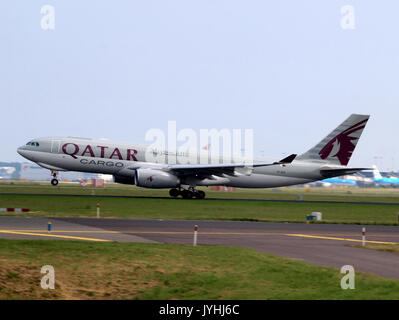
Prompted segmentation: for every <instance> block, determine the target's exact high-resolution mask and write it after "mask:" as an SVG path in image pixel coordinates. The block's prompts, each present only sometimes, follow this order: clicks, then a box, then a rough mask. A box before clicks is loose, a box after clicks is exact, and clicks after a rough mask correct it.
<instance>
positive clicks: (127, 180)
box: [114, 175, 135, 184]
mask: <svg viewBox="0 0 399 320" xmlns="http://www.w3.org/2000/svg"><path fill="white" fill-rule="evenodd" d="M114 181H115V182H116V183H123V184H135V176H134V175H132V176H131V177H126V176H120V175H114Z"/></svg>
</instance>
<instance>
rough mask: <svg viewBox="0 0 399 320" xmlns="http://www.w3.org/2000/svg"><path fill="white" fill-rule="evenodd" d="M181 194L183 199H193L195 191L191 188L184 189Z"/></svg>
mask: <svg viewBox="0 0 399 320" xmlns="http://www.w3.org/2000/svg"><path fill="white" fill-rule="evenodd" d="M181 196H182V197H183V199H191V198H192V197H193V196H194V193H193V192H191V191H190V190H183V191H182V192H181Z"/></svg>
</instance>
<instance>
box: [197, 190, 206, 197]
mask: <svg viewBox="0 0 399 320" xmlns="http://www.w3.org/2000/svg"><path fill="white" fill-rule="evenodd" d="M194 196H195V197H196V198H197V199H204V198H205V192H204V191H202V190H198V191H196V192H195V194H194Z"/></svg>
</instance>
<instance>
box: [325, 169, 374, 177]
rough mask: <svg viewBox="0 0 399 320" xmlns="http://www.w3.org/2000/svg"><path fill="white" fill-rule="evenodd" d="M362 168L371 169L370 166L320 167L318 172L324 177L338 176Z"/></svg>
mask: <svg viewBox="0 0 399 320" xmlns="http://www.w3.org/2000/svg"><path fill="white" fill-rule="evenodd" d="M363 170H373V169H371V168H337V169H332V168H328V169H321V170H320V174H321V175H322V176H323V177H325V178H332V177H339V176H344V175H346V174H354V173H356V172H359V171H363Z"/></svg>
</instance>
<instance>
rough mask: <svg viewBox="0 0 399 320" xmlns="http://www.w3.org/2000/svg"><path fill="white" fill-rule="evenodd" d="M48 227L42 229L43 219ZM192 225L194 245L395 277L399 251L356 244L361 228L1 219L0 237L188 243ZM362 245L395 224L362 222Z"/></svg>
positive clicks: (392, 235)
mask: <svg viewBox="0 0 399 320" xmlns="http://www.w3.org/2000/svg"><path fill="white" fill-rule="evenodd" d="M49 221H50V222H51V224H52V231H51V232H48V231H47V224H48V222H49ZM194 225H198V226H199V233H198V244H199V245H225V246H239V247H246V248H252V249H255V250H258V251H260V252H265V253H271V254H276V255H279V256H283V257H287V258H293V259H297V260H301V261H306V262H310V263H313V264H316V265H322V266H328V267H333V268H338V269H340V268H341V267H342V266H343V265H352V266H353V267H354V268H355V270H357V271H363V272H369V273H373V274H376V275H379V276H382V277H387V278H395V279H398V280H399V254H394V253H390V252H381V251H375V250H369V249H363V248H356V247H353V246H352V245H360V244H361V231H362V226H359V225H339V224H330V225H329V224H309V225H307V224H299V223H266V222H233V221H204V220H200V221H194V220H144V219H95V218H51V219H44V218H25V217H0V238H7V239H61V240H83V241H101V242H107V241H121V242H150V243H170V244H186V245H191V244H192V242H193V228H194ZM366 229H367V233H366V235H367V243H370V244H392V243H399V227H397V226H366Z"/></svg>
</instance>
